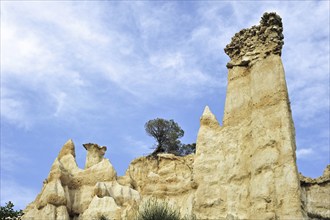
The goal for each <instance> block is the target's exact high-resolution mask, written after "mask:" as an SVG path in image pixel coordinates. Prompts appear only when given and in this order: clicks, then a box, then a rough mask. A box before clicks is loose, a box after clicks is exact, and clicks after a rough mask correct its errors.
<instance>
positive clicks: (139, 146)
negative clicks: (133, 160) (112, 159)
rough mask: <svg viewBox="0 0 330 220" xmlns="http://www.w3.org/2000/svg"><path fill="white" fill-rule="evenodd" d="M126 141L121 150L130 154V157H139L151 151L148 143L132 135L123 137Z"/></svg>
mask: <svg viewBox="0 0 330 220" xmlns="http://www.w3.org/2000/svg"><path fill="white" fill-rule="evenodd" d="M123 140H124V142H126V144H125V147H124V148H123V151H124V152H126V153H128V154H130V155H131V156H132V157H140V156H141V155H148V154H150V153H151V152H152V149H151V148H150V144H149V145H148V143H145V142H143V141H141V140H137V139H135V138H134V137H132V136H125V137H123Z"/></svg>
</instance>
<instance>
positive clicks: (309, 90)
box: [1, 1, 330, 208]
mask: <svg viewBox="0 0 330 220" xmlns="http://www.w3.org/2000/svg"><path fill="white" fill-rule="evenodd" d="M266 11H268V12H270V11H275V12H277V13H278V14H279V15H280V16H281V17H282V19H283V23H284V37H285V39H284V41H285V45H284V48H283V51H282V59H283V63H284V67H285V71H286V79H287V84H288V89H289V96H290V100H291V106H292V111H293V118H294V123H295V127H296V139H297V157H298V159H297V161H298V169H299V171H300V172H302V173H303V174H304V175H307V176H311V177H317V176H319V175H321V174H322V172H323V169H324V168H325V166H326V164H328V163H329V160H330V156H329V1H262V2H256V1H237V2H236V1H235V2H234V1H203V2H199V1H181V2H175V1H162V2H148V1H139V2H135V1H123V2H117V1H109V2H108V1H100V2H97V1H79V2H69V1H48V2H38V1H1V205H3V204H4V203H5V202H7V201H8V200H11V201H13V202H14V204H15V205H16V206H17V208H24V207H25V206H26V205H27V203H28V202H31V201H32V200H33V199H34V198H35V197H36V195H37V193H38V192H39V191H40V190H41V187H42V181H43V180H44V179H45V178H46V177H47V175H48V172H49V170H50V167H51V165H52V163H53V161H54V159H55V158H56V156H57V154H58V152H59V150H60V149H61V147H62V145H63V144H64V143H65V142H66V141H67V140H68V139H70V138H72V139H73V141H74V143H75V145H76V154H77V162H78V165H79V166H80V167H83V166H84V162H85V155H86V152H85V149H84V148H83V147H82V144H83V143H87V142H93V143H98V144H100V145H106V146H107V147H108V151H107V152H106V155H105V156H106V157H107V158H109V159H110V161H111V162H112V164H113V165H114V167H115V169H116V170H117V172H118V174H119V175H123V174H124V172H125V170H126V168H127V167H128V165H129V163H130V161H131V160H132V159H134V158H136V157H139V156H143V155H146V154H148V153H150V152H151V151H152V150H151V149H150V147H152V146H153V144H154V140H153V139H152V138H151V137H149V136H147V135H146V134H145V131H144V124H145V122H146V121H148V120H150V119H154V118H157V117H161V118H165V119H174V120H175V121H176V122H178V123H179V125H180V126H181V127H182V129H183V130H184V131H185V136H184V137H183V138H182V142H184V143H193V142H195V141H196V137H197V132H198V129H199V118H200V116H201V114H202V111H203V109H204V107H205V106H206V105H209V106H210V108H211V110H212V111H213V113H214V114H215V115H216V117H217V118H218V120H219V121H220V122H221V121H222V115H223V108H224V103H225V95H226V84H227V69H226V67H225V65H226V63H227V62H228V61H229V58H228V57H227V55H226V54H225V53H224V51H223V48H224V47H225V45H226V44H228V43H229V42H230V39H231V37H232V36H233V35H234V34H235V33H236V32H238V31H239V30H241V29H242V28H248V27H250V26H252V25H256V24H258V23H259V20H260V17H261V16H262V14H263V13H264V12H266Z"/></svg>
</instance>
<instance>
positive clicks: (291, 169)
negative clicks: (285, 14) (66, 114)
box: [23, 13, 330, 220]
mask: <svg viewBox="0 0 330 220" xmlns="http://www.w3.org/2000/svg"><path fill="white" fill-rule="evenodd" d="M282 31H283V26H282V21H281V18H280V17H279V16H278V15H277V14H275V13H265V14H264V15H263V17H262V18H261V21H260V24H259V25H258V26H253V27H251V28H249V29H244V30H241V31H240V32H238V33H237V34H235V36H234V37H233V38H232V41H231V42H230V43H229V44H228V45H227V46H226V48H225V52H226V54H227V55H228V56H229V57H230V59H231V60H230V62H229V63H228V64H227V68H228V86H227V96H226V103H225V110H224V116H223V120H222V123H219V121H218V120H217V119H216V117H215V116H214V114H213V113H212V112H211V110H210V109H209V107H205V110H204V112H203V114H202V116H201V118H200V129H199V132H198V137H197V141H196V144H197V145H196V154H192V155H188V156H185V157H178V156H174V155H172V154H158V155H157V156H156V157H140V158H137V159H135V160H133V161H132V162H131V164H130V165H129V167H128V169H127V171H126V174H125V175H124V176H121V177H118V176H117V174H116V171H115V170H114V168H113V166H112V164H111V163H110V161H109V160H108V159H105V158H104V157H103V156H104V153H105V151H106V147H104V146H103V147H100V146H98V145H97V144H91V143H89V144H85V145H84V148H85V149H86V150H87V157H86V164H85V169H80V168H78V166H77V163H76V160H75V147H74V144H73V142H72V141H71V140H69V141H68V142H67V143H65V145H64V146H63V148H62V150H61V151H60V153H59V155H58V157H57V158H56V159H55V161H54V163H53V165H52V167H51V170H50V173H49V175H48V177H47V179H46V180H45V181H44V185H43V188H42V190H41V192H40V194H39V195H38V196H37V197H36V199H35V200H34V201H33V202H32V203H31V204H29V205H28V206H27V208H26V209H25V210H24V213H25V215H24V216H23V219H36V220H37V219H52V220H60V219H61V220H69V219H70V220H85V219H86V220H87V219H88V220H89V219H98V218H100V217H101V216H105V217H107V218H108V219H134V218H135V215H136V211H137V210H138V207H139V205H141V204H142V203H143V202H144V201H147V200H148V199H150V198H158V199H161V200H165V201H167V202H168V203H169V204H170V205H171V206H173V207H176V208H177V209H178V210H179V211H180V212H181V215H182V217H183V216H185V215H189V216H192V215H195V216H196V217H197V219H274V220H275V219H288V220H292V219H330V201H329V200H330V166H328V167H327V169H326V170H325V171H324V175H323V176H321V177H319V178H317V179H311V178H307V177H303V176H302V175H299V174H298V172H297V165H296V154H295V151H296V144H295V131H294V125H293V121H292V115H291V109H290V101H289V96H288V91H287V86H286V81H285V74H284V68H283V64H282V61H281V49H282V46H283V44H284V43H283V34H282Z"/></svg>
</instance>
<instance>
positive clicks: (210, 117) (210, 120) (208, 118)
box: [200, 106, 220, 127]
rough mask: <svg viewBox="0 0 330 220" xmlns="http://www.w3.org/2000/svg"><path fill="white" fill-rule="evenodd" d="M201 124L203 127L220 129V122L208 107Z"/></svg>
mask: <svg viewBox="0 0 330 220" xmlns="http://www.w3.org/2000/svg"><path fill="white" fill-rule="evenodd" d="M200 122H201V126H203V125H206V126H216V127H220V125H219V122H218V120H217V119H216V117H215V115H214V114H213V113H212V112H211V110H210V108H209V107H208V106H206V107H205V109H204V112H203V115H202V117H201V120H200Z"/></svg>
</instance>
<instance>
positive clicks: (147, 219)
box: [136, 199, 180, 220]
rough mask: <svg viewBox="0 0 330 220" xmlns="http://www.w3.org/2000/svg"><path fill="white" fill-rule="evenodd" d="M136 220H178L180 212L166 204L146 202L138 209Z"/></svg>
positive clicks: (153, 200)
mask: <svg viewBox="0 0 330 220" xmlns="http://www.w3.org/2000/svg"><path fill="white" fill-rule="evenodd" d="M136 219H137V220H179V219H180V212H178V211H176V210H175V209H173V208H172V207H170V206H169V205H168V204H167V203H166V202H159V201H157V200H156V199H151V200H148V201H147V202H146V203H144V204H143V206H142V207H141V208H140V210H139V212H138V215H137V218H136Z"/></svg>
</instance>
